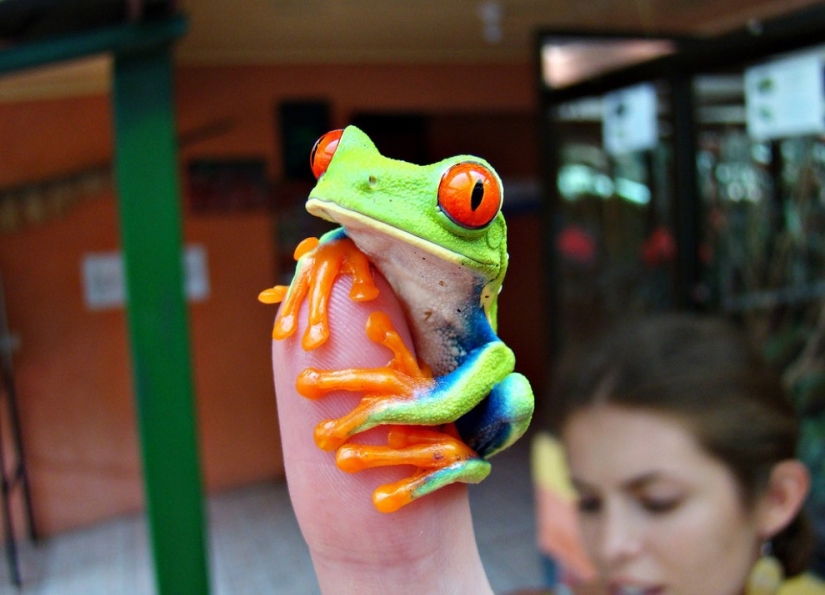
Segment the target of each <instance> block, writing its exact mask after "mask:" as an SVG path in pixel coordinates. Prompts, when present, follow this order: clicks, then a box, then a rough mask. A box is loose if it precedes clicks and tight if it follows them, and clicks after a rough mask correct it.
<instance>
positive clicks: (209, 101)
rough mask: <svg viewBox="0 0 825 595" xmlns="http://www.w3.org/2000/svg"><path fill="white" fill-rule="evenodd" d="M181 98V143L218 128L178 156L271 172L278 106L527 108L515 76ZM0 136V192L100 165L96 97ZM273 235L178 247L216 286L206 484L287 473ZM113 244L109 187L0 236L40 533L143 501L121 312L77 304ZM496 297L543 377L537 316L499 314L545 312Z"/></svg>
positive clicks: (193, 82)
mask: <svg viewBox="0 0 825 595" xmlns="http://www.w3.org/2000/svg"><path fill="white" fill-rule="evenodd" d="M177 94H178V95H177V96H178V121H179V129H180V131H181V132H182V133H184V134H185V133H186V132H187V131H190V130H192V129H195V128H199V127H201V126H205V125H208V124H211V123H215V122H218V121H222V120H228V121H229V123H230V126H229V127H228V128H227V129H226V130H225V131H224V132H223V133H221V134H217V135H215V136H213V137H211V138H208V139H206V140H201V141H200V142H196V143H192V144H190V145H187V146H186V147H185V148H184V150H183V151H182V157H183V159H184V161H185V159H186V158H188V157H191V156H195V155H198V156H213V157H227V156H233V155H254V156H263V157H265V158H266V159H267V160H268V162H269V164H270V173H271V174H272V177H273V178H275V179H277V177H278V174H279V170H280V158H281V155H280V149H279V148H278V147H277V146H276V145H277V142H276V139H277V138H278V135H279V131H278V129H277V125H278V124H277V122H276V121H275V117H274V113H275V105H276V104H277V102H278V101H280V100H283V99H302V98H313V99H325V100H327V101H329V103H330V105H331V107H332V109H333V117H334V124H336V125H341V124H344V123H346V121H347V119H348V118H349V117H350V115H351V114H352V113H354V112H356V111H365V110H370V111H417V112H424V113H445V112H447V113H491V112H492V113H496V112H500V113H514V114H530V113H532V111H533V95H534V94H533V80H532V71H531V69H530V68H529V66H527V65H523V66H513V65H498V66H481V65H464V66H457V65H449V66H416V65H405V66H362V67H356V66H339V67H333V66H315V67H313V66H306V67H287V66H270V67H264V66H260V67H257V66H256V67H234V68H230V67H214V68H182V69H179V71H178V73H177ZM69 115H71V117H68V116H69ZM476 133H477V131H476ZM496 133H497V134H500V132H498V131H496ZM0 135H2V137H3V138H5V139H13V141H12V142H8V141H5V142H4V143H2V144H0V188H1V187H5V186H7V185H12V184H15V183H19V182H24V181H27V180H32V179H38V178H40V177H42V176H46V175H50V174H54V173H59V172H64V171H71V170H73V169H78V168H83V167H84V166H87V165H90V164H94V163H96V162H99V161H101V160H105V159H109V158H110V151H111V144H112V138H111V120H110V106H109V103H108V98H107V97H85V98H77V99H67V100H63V101H52V100H50V101H38V102H29V103H25V104H0ZM513 140H515V143H514V144H515V145H517V146H514V148H513V150H514V151H516V152H517V151H524V153H525V155H526V156H527V158H528V160H532V161H530V162H531V163H535V162H536V159H535V157H534V155H535V151H536V146H537V142H536V143H533V144H532V146H519V145H523V144H524V143H523V139H522V141H519V140H516V139H513ZM502 142H507V140H506V139H502ZM182 187H183V184H182ZM513 225H515V226H516V229H519V230H520V232H519V234H518V239H517V240H516V241H515V242H513V240H511V244H512V246H511V254H513V256H514V267H513V268H512V269H511V275H513V277H512V280H513V281H516V279H518V278H519V277H521V276H526V277H527V278H529V279H532V277H531V271H530V266H532V265H529V266H528V265H527V263H528V262H530V263H532V262H534V260H533V259H534V258H535V257H536V255H537V254H538V250H539V245H538V238H539V236H540V229H539V228H538V227H536V224H535V219H534V218H516V220H515V221H514V222H513V223H511V226H513ZM273 229H274V221H273V219H272V217H271V216H270V215H268V214H267V213H264V212H250V213H237V214H226V215H209V216H204V215H201V216H194V215H191V214H187V216H186V220H185V230H184V232H185V238H186V241H187V242H188V243H200V244H203V245H204V246H205V247H206V251H207V258H208V263H209V274H210V284H211V289H212V292H211V295H210V296H209V299H208V300H207V301H205V302H203V303H196V304H193V305H192V306H191V308H190V315H191V326H192V346H193V357H194V368H195V380H196V392H197V412H198V416H199V428H200V435H201V451H202V454H203V468H204V477H205V482H206V485H207V488H208V489H210V490H214V489H219V488H223V487H228V486H234V485H239V484H243V483H246V482H250V481H256V480H260V479H264V478H271V477H276V476H279V475H280V474H281V473H282V463H281V457H280V447H279V441H278V430H277V419H276V412H275V406H274V400H273V394H272V383H271V378H270V375H271V372H270V365H269V347H268V344H269V329H270V325H271V321H272V317H273V315H274V309H271V308H267V307H265V306H262V305H260V304H258V303H257V302H256V300H255V296H256V295H257V292H258V291H259V290H261V289H262V288H264V287H266V286H268V285H271V284H272V283H273V282H274V280H275V278H276V271H275V268H276V265H275V263H276V262H277V258H276V257H277V254H276V248H275V242H274V239H273ZM117 247H118V231H117V217H116V200H115V198H114V197H113V196H112V195H111V193H110V192H108V191H107V192H104V193H103V194H101V195H99V196H93V197H88V198H86V199H85V200H83V201H82V202H80V203H79V204H78V206H76V207H75V208H73V209H72V210H71V211H70V212H69V213H68V214H67V215H66V216H65V217H63V218H61V219H58V220H53V221H51V222H49V223H45V224H41V225H37V226H32V227H29V228H27V229H25V230H23V231H18V232H15V233H12V234H8V235H5V236H0V273H2V275H3V280H4V284H5V288H6V299H7V303H8V311H9V319H10V324H11V326H12V329H13V331H14V332H16V333H17V334H19V336H20V338H21V340H22V347H21V349H20V351H19V352H17V353H16V354H15V358H14V362H15V367H16V373H17V383H18V393H19V404H20V409H21V415H22V418H23V419H22V423H23V431H24V439H25V442H26V448H27V455H28V457H27V458H28V464H29V469H30V474H31V478H32V484H33V495H34V500H35V514H36V517H37V520H38V522H39V526H40V529H41V530H42V531H43V532H44V533H46V534H48V533H52V532H55V531H60V530H64V529H67V528H70V527H74V526H77V525H81V524H85V523H90V522H94V521H96V520H99V519H103V518H107V517H109V516H112V515H116V514H118V513H121V512H124V511H131V510H135V509H138V508H139V507H140V506H141V505H142V487H141V482H140V471H139V467H140V461H139V456H138V454H137V452H138V451H137V437H136V430H135V416H134V410H133V401H132V387H131V379H130V374H129V366H130V363H129V354H128V347H127V339H126V332H125V328H126V323H125V320H124V315H123V311H122V310H111V311H96V312H92V311H89V310H88V309H87V308H86V307H85V305H84V304H83V297H82V286H81V277H80V262H81V258H82V256H83V255H84V254H86V253H88V252H97V251H110V250H115V249H117ZM520 252H523V253H524V256H523V257H522V256H518V253H520ZM516 261H518V262H521V263H522V264H523V265H524V267H518V266H516V265H515V262H516ZM520 268H522V269H523V272H522V273H520V272H519V269H520ZM529 279H528V281H527V283H528V285H529V283H530V282H531V281H530V280H529ZM534 285H535V284H534ZM506 287H507V289H506V290H505V295H508V294H509V295H511V296H512V299H511V300H507V299H505V300H504V304H503V306H502V309H503V312H502V317H503V319H504V320H503V322H502V325H503V327H504V328H507V327H508V326H510V330H509V331H508V333H509V334H511V335H512V337H513V341H515V342H516V344H518V343H519V342H521V343H522V344H523V347H517V349H516V352H517V357H521V356H519V352H520V351H523V352H524V353H525V354H526V355H525V357H524V363H525V365H526V367H527V368H528V369H532V370H534V373H535V374H537V375H540V374H541V373H542V372H541V370H542V369H543V368H542V363H543V362H542V361H541V354H540V350H539V351H538V352H537V351H536V344H535V341H538V342H540V340H541V337H540V333H539V335H537V332H536V330H535V329H536V328H537V327H538V328H540V325H537V324H536V318H535V317H531V318H528V317H525V316H522V315H520V316H516V315H515V314H511V315H510V317H511V318H512V319H513V323H512V325H510V323H507V322H506V321H505V320H506V317H507V316H508V314H507V312H508V308H509V309H510V310H509V311H510V312H513V313H515V312H524V308H525V307H530V308H531V309H532V308H534V309H535V310H539V308H540V301H537V299H538V298H536V295H537V294H536V292H532V293H531V292H527V293H526V294H525V292H524V291H519V289H518V288H517V287H516V285H515V283H514V282H509V281H508V284H507V286H506ZM518 296H522V297H518ZM524 300H527V302H525V301H524ZM508 304H509V305H508ZM536 316H539V317H540V314H539V313H537V314H536ZM522 327H523V329H524V332H521V331H519V330H518V329H519V328H522ZM504 328H503V333H504ZM531 329H532V330H531ZM505 337H506V335H505ZM525 341H526V342H527V343H525ZM536 353H538V355H536ZM522 367H523V366H522ZM524 371H525V372H527V371H528V370H524Z"/></svg>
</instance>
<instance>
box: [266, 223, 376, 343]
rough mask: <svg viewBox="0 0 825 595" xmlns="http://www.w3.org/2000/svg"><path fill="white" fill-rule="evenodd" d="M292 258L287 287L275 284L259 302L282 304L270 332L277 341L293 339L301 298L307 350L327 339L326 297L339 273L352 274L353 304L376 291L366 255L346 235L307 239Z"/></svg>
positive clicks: (366, 299)
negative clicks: (306, 309)
mask: <svg viewBox="0 0 825 595" xmlns="http://www.w3.org/2000/svg"><path fill="white" fill-rule="evenodd" d="M294 256H295V260H297V261H298V268H297V270H296V272H295V277H294V278H293V280H292V284H291V285H290V286H289V288H286V287H284V286H282V285H276V286H275V287H273V288H271V289H266V290H264V291H262V292H261V293H260V295H259V296H258V299H259V300H260V301H262V302H264V303H266V304H277V303H279V302H282V305H281V308H280V310H279V311H278V315H277V317H276V318H275V324H274V326H273V329H272V338H273V339H278V340H280V339H286V338H287V337H290V336H292V334H293V333H294V332H295V329H296V328H297V327H298V310H299V309H300V307H301V304H302V303H303V301H304V299H306V300H308V302H309V324H308V325H307V328H306V331H305V332H304V336H303V338H302V340H301V345H302V347H303V348H304V349H305V350H307V351H309V350H311V349H315V348H316V347H319V346H321V345H323V344H324V343H325V342H326V340H327V339H328V338H329V318H328V306H329V298H330V294H331V293H332V287H333V286H334V284H335V281H336V279H337V278H338V276H339V274H341V273H344V274H349V275H352V278H353V282H352V287H351V289H350V298H351V299H352V300H354V301H368V300H372V299H374V298H375V297H376V296H377V295H378V288H377V287H376V286H375V282H374V280H373V277H372V273H371V272H370V264H369V260H367V257H366V255H364V253H363V252H361V251H360V250H359V249H358V248H357V247H356V246H355V244H354V243H353V241H352V240H351V239H349V238H348V237H346V236H343V235H342V236H340V237H332V238H330V239H327V240H325V241H319V240H318V239H317V238H307V239H305V240H304V241H303V242H301V243H300V244H299V245H298V247H297V248H296V249H295V254H294Z"/></svg>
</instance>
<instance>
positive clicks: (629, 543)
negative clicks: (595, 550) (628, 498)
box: [599, 506, 641, 564]
mask: <svg viewBox="0 0 825 595" xmlns="http://www.w3.org/2000/svg"><path fill="white" fill-rule="evenodd" d="M639 529H640V527H639V526H638V524H637V523H636V522H635V521H634V520H633V515H632V513H631V512H630V511H628V510H626V509H623V508H621V507H619V506H612V507H611V506H608V507H607V510H606V511H605V513H604V516H603V518H602V526H601V532H600V543H599V556H601V558H602V560H603V561H604V562H605V563H608V564H615V563H616V562H620V561H624V560H627V559H629V558H632V557H633V556H635V555H636V554H637V553H638V552H639V550H640V543H641V541H640V531H639Z"/></svg>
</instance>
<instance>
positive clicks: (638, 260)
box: [556, 91, 676, 346]
mask: <svg viewBox="0 0 825 595" xmlns="http://www.w3.org/2000/svg"><path fill="white" fill-rule="evenodd" d="M660 92H661V91H660ZM602 113H603V110H602V105H601V98H588V99H585V100H580V101H575V102H570V103H566V104H563V105H561V106H559V107H558V108H557V112H556V120H557V122H558V126H557V128H558V133H559V143H560V157H561V166H560V169H559V172H558V179H557V189H558V193H559V196H560V198H561V200H560V201H559V203H560V206H559V212H558V217H559V221H560V225H561V226H560V230H559V233H558V235H557V237H556V252H557V254H558V257H559V278H558V282H559V295H560V300H561V312H562V316H561V320H560V326H561V329H560V333H561V336H560V340H561V343H562V345H566V346H569V345H570V344H571V343H572V342H576V341H580V340H582V339H586V338H588V337H591V336H593V335H594V334H596V333H599V332H600V331H601V330H603V329H604V328H605V326H606V325H610V324H611V323H613V322H615V321H617V320H619V319H621V318H624V317H627V316H631V315H633V314H642V313H645V312H650V311H653V310H659V309H665V308H668V307H670V306H672V303H673V291H672V287H673V266H674V262H675V257H676V244H675V240H674V237H673V234H672V231H671V229H670V228H669V227H668V226H667V225H666V224H665V222H667V221H669V220H670V203H671V190H670V187H669V186H668V183H667V178H668V169H669V167H670V149H669V147H668V145H667V144H666V143H661V142H660V143H659V144H658V145H657V146H656V147H654V148H653V149H651V150H647V151H634V152H629V153H624V154H620V155H611V154H609V153H608V152H607V151H606V150H605V148H604V143H603V138H602V123H603V122H602ZM665 128H666V127H665Z"/></svg>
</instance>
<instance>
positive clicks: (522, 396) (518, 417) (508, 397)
mask: <svg viewBox="0 0 825 595" xmlns="http://www.w3.org/2000/svg"><path fill="white" fill-rule="evenodd" d="M533 408H534V398H533V389H532V388H531V387H530V382H529V381H528V380H527V378H525V377H524V376H522V375H521V374H518V373H515V372H514V373H512V374H509V375H508V376H507V377H506V378H505V379H504V380H502V381H501V382H499V383H498V384H497V385H496V386H495V387H493V390H492V391H491V392H490V394H489V396H488V397H487V398H486V399H484V400H483V401H481V402H480V403H479V404H478V405H476V406H475V407H474V408H473V409H472V410H470V411H469V412H467V413H465V414H464V415H463V416H462V417H460V418H459V419H458V420H457V421H456V423H455V425H456V429H457V430H458V435H459V436H460V437H461V439H462V440H463V441H464V442H466V443H467V445H468V446H469V447H470V448H472V449H473V450H475V451H476V452H477V453H478V454H479V455H480V456H482V457H483V458H485V459H489V458H490V457H491V456H493V455H494V454H496V453H497V452H500V451H502V450H504V449H505V448H507V447H509V446H510V445H512V444H513V443H514V442H515V441H516V440H518V439H519V438H521V436H522V435H523V434H524V432H526V431H527V427H528V426H529V425H530V419H531V418H532V417H533Z"/></svg>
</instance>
